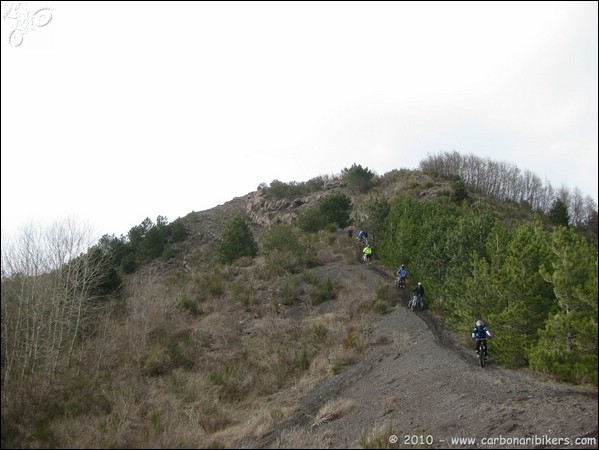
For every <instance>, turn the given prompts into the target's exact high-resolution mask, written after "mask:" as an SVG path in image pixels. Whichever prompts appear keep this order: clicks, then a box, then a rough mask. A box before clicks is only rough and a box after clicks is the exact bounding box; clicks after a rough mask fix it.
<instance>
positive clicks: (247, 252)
mask: <svg viewBox="0 0 599 450" xmlns="http://www.w3.org/2000/svg"><path fill="white" fill-rule="evenodd" d="M219 252H220V260H221V262H222V263H224V264H231V263H232V262H233V261H235V260H236V259H238V258H241V257H242V256H250V257H252V258H254V257H255V256H257V255H258V244H257V243H256V241H255V239H254V235H253V233H252V231H251V230H250V228H249V226H248V224H247V223H246V221H245V219H244V218H243V217H242V216H241V215H237V216H235V217H234V218H233V219H231V221H230V222H229V223H228V224H227V228H226V229H225V232H224V234H223V238H222V240H221V242H220V246H219Z"/></svg>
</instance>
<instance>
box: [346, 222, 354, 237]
mask: <svg viewBox="0 0 599 450" xmlns="http://www.w3.org/2000/svg"><path fill="white" fill-rule="evenodd" d="M353 235H354V227H352V226H351V225H350V226H349V227H348V228H347V237H349V238H350V239H351V237H352V236H353Z"/></svg>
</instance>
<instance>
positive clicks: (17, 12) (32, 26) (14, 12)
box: [4, 3, 52, 47]
mask: <svg viewBox="0 0 599 450" xmlns="http://www.w3.org/2000/svg"><path fill="white" fill-rule="evenodd" d="M51 20H52V10H51V9H50V8H40V9H38V10H36V11H34V12H31V11H29V9H28V8H27V5H26V4H25V3H17V4H16V5H15V4H14V3H13V4H12V5H11V6H10V9H9V10H8V11H7V12H6V14H4V21H5V22H6V21H11V22H14V24H13V26H14V29H13V30H12V31H11V33H10V35H9V36H8V42H9V44H10V45H11V46H12V47H19V46H20V45H21V44H22V43H23V38H24V36H25V35H26V34H27V33H30V32H31V31H36V30H37V29H38V28H41V27H45V26H46V25H48V24H49V23H50V21H51Z"/></svg>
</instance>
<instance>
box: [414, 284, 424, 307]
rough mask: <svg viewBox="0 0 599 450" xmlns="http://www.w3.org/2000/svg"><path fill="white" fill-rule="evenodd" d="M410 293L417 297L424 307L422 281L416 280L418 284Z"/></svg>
mask: <svg viewBox="0 0 599 450" xmlns="http://www.w3.org/2000/svg"><path fill="white" fill-rule="evenodd" d="M412 295H413V296H414V295H415V296H416V297H417V298H418V300H419V301H420V305H421V306H422V308H424V286H423V285H422V281H419V282H418V286H416V287H415V288H414V290H413V291H412Z"/></svg>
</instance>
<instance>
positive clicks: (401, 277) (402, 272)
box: [396, 264, 408, 287]
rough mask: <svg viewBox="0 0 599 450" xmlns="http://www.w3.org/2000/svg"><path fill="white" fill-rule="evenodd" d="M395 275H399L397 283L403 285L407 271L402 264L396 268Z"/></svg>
mask: <svg viewBox="0 0 599 450" xmlns="http://www.w3.org/2000/svg"><path fill="white" fill-rule="evenodd" d="M396 275H397V276H398V277H399V285H400V286H402V287H403V286H404V285H405V282H406V278H408V271H407V270H406V268H405V266H404V265H403V264H402V265H401V267H400V268H399V269H397V272H396Z"/></svg>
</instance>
